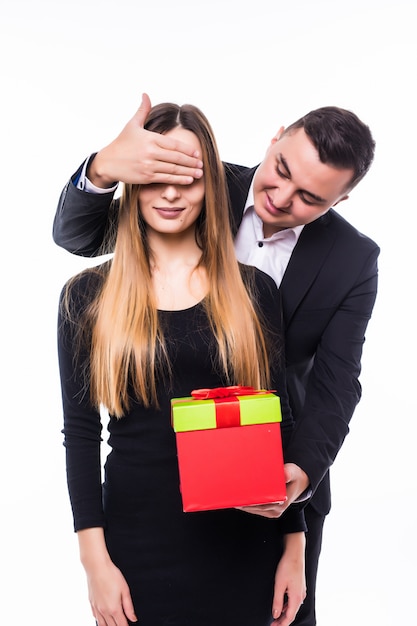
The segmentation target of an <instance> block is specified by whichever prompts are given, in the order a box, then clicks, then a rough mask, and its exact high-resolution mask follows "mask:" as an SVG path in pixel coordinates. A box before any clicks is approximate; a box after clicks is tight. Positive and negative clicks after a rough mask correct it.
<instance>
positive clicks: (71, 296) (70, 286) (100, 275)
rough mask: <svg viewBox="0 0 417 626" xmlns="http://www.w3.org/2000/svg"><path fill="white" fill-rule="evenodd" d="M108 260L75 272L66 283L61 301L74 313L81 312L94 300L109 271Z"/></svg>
mask: <svg viewBox="0 0 417 626" xmlns="http://www.w3.org/2000/svg"><path fill="white" fill-rule="evenodd" d="M108 267H109V265H108V262H106V263H103V264H100V265H97V266H95V267H90V268H88V269H85V270H83V271H82V272H79V273H78V274H75V276H72V277H71V278H70V279H69V280H67V282H66V283H65V284H64V286H63V288H62V290H61V295H60V303H61V304H65V306H66V308H67V309H68V310H70V311H71V312H72V313H80V312H81V311H83V310H85V308H86V307H87V306H88V305H89V304H90V303H91V302H92V300H93V299H94V298H95V296H96V295H97V293H98V291H99V290H100V288H101V287H102V285H103V282H104V279H105V276H106V275H107V273H108Z"/></svg>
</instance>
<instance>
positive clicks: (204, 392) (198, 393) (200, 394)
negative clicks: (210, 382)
mask: <svg viewBox="0 0 417 626" xmlns="http://www.w3.org/2000/svg"><path fill="white" fill-rule="evenodd" d="M257 393H262V392H260V391H259V390H257V389H255V388H254V387H243V386H242V385H231V386H230V387H214V388H212V389H194V391H192V392H191V395H192V397H193V398H194V399H195V400H209V399H211V398H227V397H229V396H251V395H255V394H257Z"/></svg>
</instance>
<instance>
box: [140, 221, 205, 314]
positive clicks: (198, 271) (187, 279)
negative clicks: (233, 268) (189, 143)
mask: <svg viewBox="0 0 417 626" xmlns="http://www.w3.org/2000/svg"><path fill="white" fill-rule="evenodd" d="M149 245H150V248H151V250H152V260H151V271H152V283H153V288H154V293H155V296H156V301H157V307H158V309H161V310H172V311H178V310H182V309H187V308H190V307H192V306H194V305H195V304H197V303H198V302H201V300H203V298H204V297H205V296H206V295H207V291H208V282H207V274H206V271H205V268H203V267H198V264H199V262H200V259H201V249H200V248H199V247H198V245H197V243H196V241H195V237H194V233H193V234H192V237H190V236H188V237H159V236H151V237H150V238H149Z"/></svg>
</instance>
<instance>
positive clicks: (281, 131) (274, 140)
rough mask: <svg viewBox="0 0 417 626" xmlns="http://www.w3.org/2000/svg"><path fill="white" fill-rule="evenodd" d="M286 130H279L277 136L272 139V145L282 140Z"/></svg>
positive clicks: (282, 128)
mask: <svg viewBox="0 0 417 626" xmlns="http://www.w3.org/2000/svg"><path fill="white" fill-rule="evenodd" d="M284 130H285V128H284V127H283V126H281V128H280V129H279V131H278V132H277V133H275V135H274V136H273V137H272V139H271V144H274V143H276V142H277V141H278V140H279V139H281V137H282V133H283V132H284Z"/></svg>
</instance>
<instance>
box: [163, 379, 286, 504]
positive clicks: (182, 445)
mask: <svg viewBox="0 0 417 626" xmlns="http://www.w3.org/2000/svg"><path fill="white" fill-rule="evenodd" d="M171 407H172V425H173V428H174V431H175V433H176V441H177V454H178V466H179V474H180V488H181V496H182V502H183V510H184V511H185V512H189V511H204V510H209V509H223V508H229V507H236V506H245V505H253V504H265V503H268V502H278V501H282V500H285V497H286V489H285V478H284V464H283V453H282V441H281V425H280V422H281V404H280V399H279V397H278V396H277V395H276V394H274V393H273V392H270V391H265V390H255V389H253V388H252V387H241V386H233V387H220V388H218V389H199V390H195V391H193V392H191V396H190V397H186V398H173V399H172V400H171Z"/></svg>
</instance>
